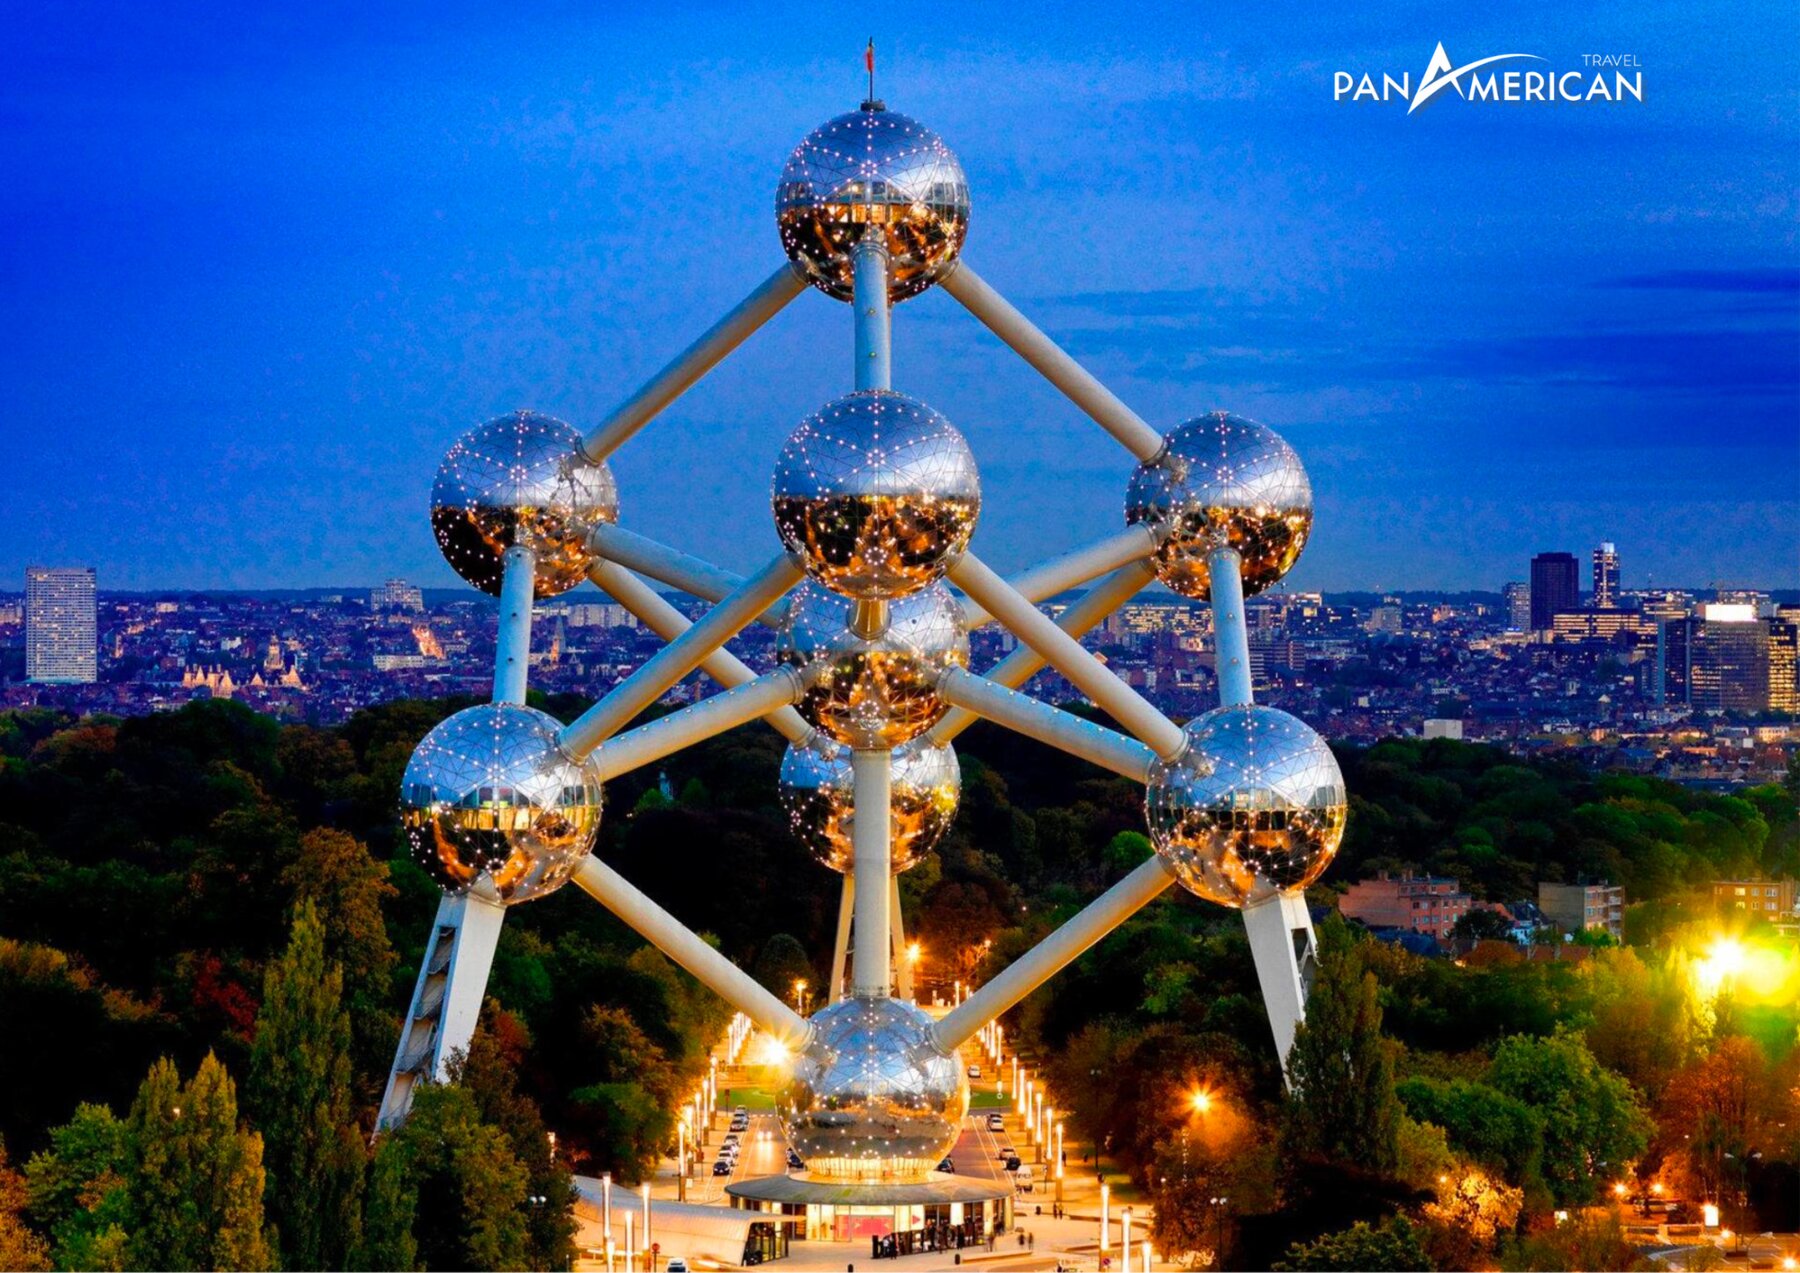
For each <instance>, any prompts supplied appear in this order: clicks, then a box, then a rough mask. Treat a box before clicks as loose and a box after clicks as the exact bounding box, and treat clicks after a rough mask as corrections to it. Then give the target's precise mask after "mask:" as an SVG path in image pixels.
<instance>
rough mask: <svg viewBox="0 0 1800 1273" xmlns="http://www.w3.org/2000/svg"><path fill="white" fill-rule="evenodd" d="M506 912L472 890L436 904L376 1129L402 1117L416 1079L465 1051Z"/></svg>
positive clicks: (427, 1077)
mask: <svg viewBox="0 0 1800 1273" xmlns="http://www.w3.org/2000/svg"><path fill="white" fill-rule="evenodd" d="M505 915H506V908H505V907H504V906H502V905H501V904H500V903H499V902H498V901H494V900H490V899H489V898H485V897H482V896H480V895H479V894H477V893H474V892H471V893H467V894H464V895H463V896H461V897H445V898H443V899H442V900H441V901H440V902H439V903H438V911H437V918H436V919H435V920H433V921H432V925H431V938H430V940H428V941H427V942H426V943H425V958H424V960H423V961H422V962H421V963H420V965H419V978H418V980H417V981H416V982H414V983H413V994H412V1001H411V1003H410V1004H409V1005H408V1007H407V1011H406V1021H405V1023H404V1024H403V1025H402V1026H401V1028H400V1046H399V1047H398V1048H397V1049H395V1052H394V1064H393V1067H392V1068H391V1069H390V1070H389V1071H388V1081H387V1090H386V1092H385V1093H384V1094H383V1095H382V1098H381V1111H380V1113H379V1114H378V1115H377V1117H376V1121H375V1126H376V1128H377V1130H382V1129H386V1128H389V1127H393V1126H395V1125H396V1124H398V1123H399V1122H401V1121H402V1120H403V1119H405V1117H406V1112H407V1110H409V1109H411V1108H412V1098H413V1092H414V1090H415V1089H416V1088H417V1086H418V1084H420V1083H433V1082H439V1081H441V1080H442V1079H444V1078H445V1077H446V1067H447V1066H448V1065H449V1062H450V1058H451V1056H452V1055H453V1054H454V1053H456V1052H459V1051H466V1050H467V1049H468V1046H469V1040H470V1039H471V1038H473V1037H474V1035H475V1023H476V1021H477V1019H478V1018H479V1017H480V1016H481V1000H482V996H483V994H485V993H486V990H487V979H488V972H489V970H490V969H491V968H492V967H493V965H494V948H495V947H496V946H498V945H499V943H500V921H501V920H502V919H503V918H504V917H505Z"/></svg>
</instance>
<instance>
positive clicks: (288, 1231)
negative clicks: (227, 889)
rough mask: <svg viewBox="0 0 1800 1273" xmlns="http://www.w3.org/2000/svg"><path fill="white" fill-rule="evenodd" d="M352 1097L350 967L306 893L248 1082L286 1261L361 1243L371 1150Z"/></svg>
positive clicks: (296, 1262) (267, 992) (260, 1021)
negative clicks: (328, 944) (345, 969)
mask: <svg viewBox="0 0 1800 1273" xmlns="http://www.w3.org/2000/svg"><path fill="white" fill-rule="evenodd" d="M352 1096H353V1094H352V1090H351V1066H350V1016H349V1014H348V1013H347V1012H346V1011H345V1010H344V1006H343V973H342V972H341V970H340V969H339V968H338V966H337V965H336V964H331V965H327V963H326V957H325V928H324V924H323V923H322V922H321V921H320V918H319V912H318V909H317V908H316V907H315V906H314V905H313V902H312V900H311V899H310V898H308V899H305V900H303V901H301V903H300V904H299V906H298V908H297V909H296V910H295V913H294V922H293V926H292V929H291V934H290V936H289V938H288V945H287V949H286V950H285V951H283V952H282V954H281V956H280V958H278V959H276V960H275V961H274V962H273V963H271V964H270V965H269V967H268V970H267V971H266V972H265V973H264V975H263V1001H262V1008H261V1010H260V1011H259V1012H258V1013H257V1017H256V1036H255V1041H254V1042H253V1044H252V1045H251V1050H250V1078H249V1082H248V1083H247V1084H246V1087H245V1104H246V1105H247V1106H248V1107H249V1110H250V1113H251V1114H252V1115H253V1117H254V1118H255V1121H256V1123H257V1125H258V1126H259V1127H261V1128H262V1133H263V1137H264V1143H265V1149H266V1161H267V1166H268V1192H267V1195H266V1206H267V1208H268V1214H269V1219H270V1221H271V1223H273V1224H274V1226H275V1231H276V1233H277V1234H278V1235H279V1237H280V1242H281V1255H282V1262H283V1263H284V1264H285V1265H286V1266H287V1267H288V1268H292V1269H334V1268H341V1267H342V1266H343V1264H344V1261H345V1259H346V1258H347V1256H348V1254H349V1252H350V1251H351V1250H352V1249H353V1248H354V1247H355V1246H356V1243H357V1233H356V1230H357V1225H358V1224H359V1222H360V1216H361V1206H360V1201H359V1199H358V1197H357V1194H358V1192H359V1191H360V1190H361V1188H362V1176H363V1158H364V1152H363V1147H362V1137H361V1135H360V1131H359V1128H358V1124H357V1121H356V1110H355V1105H354V1101H353V1099H352Z"/></svg>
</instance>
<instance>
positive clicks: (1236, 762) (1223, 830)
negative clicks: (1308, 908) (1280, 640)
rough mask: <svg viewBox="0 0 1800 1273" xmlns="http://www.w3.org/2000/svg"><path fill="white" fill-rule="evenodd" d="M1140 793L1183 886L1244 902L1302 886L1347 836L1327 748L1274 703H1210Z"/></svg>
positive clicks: (1230, 902) (1342, 798)
mask: <svg viewBox="0 0 1800 1273" xmlns="http://www.w3.org/2000/svg"><path fill="white" fill-rule="evenodd" d="M1184 732H1186V734H1187V736H1188V744H1189V745H1188V749H1187V750H1186V751H1185V752H1183V753H1182V754H1181V756H1180V757H1178V758H1177V759H1175V760H1172V761H1158V762H1157V764H1156V765H1155V766H1154V767H1153V768H1152V769H1151V771H1150V781H1149V784H1148V786H1147V788H1146V790H1145V793H1144V806H1145V812H1146V813H1147V814H1148V818H1149V823H1150V839H1151V841H1152V842H1153V843H1155V845H1156V851H1157V852H1158V853H1160V854H1162V856H1163V860H1164V861H1166V862H1168V864H1169V865H1170V866H1172V867H1173V868H1174V869H1175V875H1176V878H1178V879H1179V880H1180V881H1181V883H1182V884H1183V885H1184V886H1185V887H1186V888H1187V890H1188V891H1189V892H1190V893H1194V894H1196V895H1197V896H1200V897H1204V898H1206V899H1207V900H1208V901H1213V902H1218V903H1219V904H1221V905H1223V906H1243V905H1244V904H1245V903H1247V902H1254V901H1258V900H1260V899H1262V898H1264V897H1267V896H1269V895H1270V894H1272V893H1276V892H1288V891H1291V890H1293V889H1300V888H1305V887H1306V886H1307V885H1309V884H1311V883H1312V882H1313V881H1314V880H1316V879H1318V878H1319V876H1320V875H1321V874H1323V873H1324V871H1325V868H1326V867H1327V866H1328V865H1330V863H1331V859H1332V857H1333V856H1334V855H1335V854H1336V853H1337V850H1338V845H1339V844H1341V843H1342V842H1343V839H1344V821H1345V816H1346V811H1347V808H1348V802H1349V796H1348V795H1347V794H1346V793H1345V791H1344V775H1343V773H1342V771H1341V770H1339V769H1338V763H1337V758H1336V757H1334V756H1333V755H1332V754H1331V748H1329V747H1327V746H1326V745H1325V740H1324V739H1323V738H1320V737H1319V736H1318V735H1317V734H1316V733H1314V732H1313V731H1312V729H1311V728H1310V727H1309V726H1308V725H1307V724H1306V723H1305V722H1304V721H1302V720H1299V719H1298V718H1296V717H1293V716H1290V715H1288V714H1287V713H1286V712H1282V711H1277V710H1276V709H1275V708H1273V707H1258V706H1255V705H1248V706H1242V707H1216V708H1214V709H1213V710H1212V711H1210V712H1207V713H1206V714H1205V715H1203V716H1198V717H1195V718H1194V719H1193V720H1191V721H1189V722H1188V724H1187V728H1186V730H1185V731H1184Z"/></svg>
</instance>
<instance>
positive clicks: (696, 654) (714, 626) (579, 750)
mask: <svg viewBox="0 0 1800 1273" xmlns="http://www.w3.org/2000/svg"><path fill="white" fill-rule="evenodd" d="M800 574H801V570H800V566H799V563H798V562H796V561H795V560H794V559H793V558H792V557H790V556H788V555H787V554H786V553H783V554H781V555H780V556H778V557H776V558H775V559H774V560H773V561H771V562H770V563H769V564H768V565H766V566H764V567H763V568H762V569H761V570H759V571H757V572H756V573H755V574H754V575H752V576H750V578H748V579H746V580H745V581H744V586H743V587H741V588H739V589H738V590H737V591H736V592H734V593H732V594H731V596H729V597H727V598H725V600H723V601H721V602H719V604H718V605H716V606H714V607H713V608H712V609H711V610H710V611H708V612H707V614H706V615H705V617H703V618H702V619H701V620H700V621H699V622H698V623H696V624H694V626H693V627H691V628H689V629H688V630H687V631H686V632H683V633H682V634H681V635H680V636H678V637H676V638H675V639H674V640H673V641H671V642H669V644H667V645H665V646H664V647H663V648H662V649H660V650H658V651H657V652H656V653H655V654H654V655H652V656H651V657H650V659H649V661H648V662H646V663H645V664H644V666H642V667H640V668H639V669H638V670H637V671H635V672H633V673H632V674H631V675H630V676H628V677H626V678H625V679H624V680H623V681H620V682H619V683H618V684H617V685H615V686H613V688H612V690H611V692H609V693H608V694H607V695H606V697H605V698H603V699H601V700H600V701H599V702H598V703H595V704H594V705H593V706H592V707H590V708H588V710H587V711H585V712H583V713H582V714H581V715H580V716H578V717H576V718H575V720H573V721H572V722H570V723H569V724H568V725H566V726H564V728H563V730H562V733H561V734H560V735H559V736H558V739H557V741H558V742H559V743H560V744H561V745H562V749H563V750H564V751H566V752H568V753H569V755H571V756H573V757H575V759H577V760H579V759H581V758H582V757H583V756H585V755H587V754H588V753H589V752H590V751H592V750H593V749H594V748H595V747H596V746H598V745H599V744H600V742H601V740H603V739H606V738H610V737H612V735H614V734H616V733H618V732H619V731H620V730H621V729H623V728H625V726H626V724H628V723H629V722H630V720H631V718H632V717H634V716H636V715H637V714H638V713H639V712H641V711H643V710H644V709H645V708H646V707H648V706H650V704H652V703H654V702H655V701H656V700H657V699H659V698H661V697H662V696H663V694H664V693H666V692H667V691H668V689H669V687H670V686H672V685H675V684H678V683H679V682H680V680H681V678H682V677H684V676H686V675H687V674H688V673H689V672H692V671H693V670H694V669H695V668H697V667H699V666H700V663H701V661H702V660H703V659H705V658H706V656H707V655H708V654H711V653H712V652H713V651H714V650H716V649H718V648H719V647H720V646H722V645H724V644H725V642H727V641H729V640H730V639H731V638H732V637H734V636H736V635H737V634H738V633H739V632H740V631H742V630H743V627H744V625H745V624H747V623H749V622H750V621H751V620H753V619H755V618H756V616H757V615H759V614H761V613H762V612H763V610H764V609H766V608H767V606H768V604H769V603H770V602H771V601H773V600H775V598H777V597H779V596H780V595H781V594H782V593H784V592H786V591H787V590H788V589H789V588H791V587H793V586H794V582H795V581H796V580H797V579H799V578H800Z"/></svg>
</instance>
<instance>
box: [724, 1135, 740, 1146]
mask: <svg viewBox="0 0 1800 1273" xmlns="http://www.w3.org/2000/svg"><path fill="white" fill-rule="evenodd" d="M725 1143H726V1144H727V1145H735V1144H737V1143H738V1134H737V1133H736V1132H727V1133H725Z"/></svg>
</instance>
